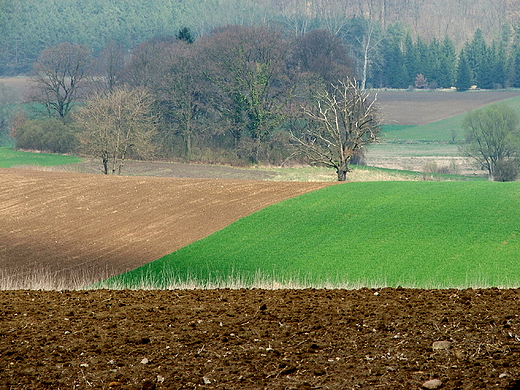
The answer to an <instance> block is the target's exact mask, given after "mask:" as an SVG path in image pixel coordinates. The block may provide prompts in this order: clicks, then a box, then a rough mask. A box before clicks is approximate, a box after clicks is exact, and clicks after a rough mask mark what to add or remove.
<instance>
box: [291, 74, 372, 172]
mask: <svg viewBox="0 0 520 390" xmlns="http://www.w3.org/2000/svg"><path fill="white" fill-rule="evenodd" d="M303 111H304V115H305V117H306V118H307V119H308V120H309V124H308V126H307V130H306V131H305V132H304V133H303V134H302V135H298V136H296V135H294V136H293V141H294V142H295V143H296V145H297V146H298V148H299V151H300V153H303V154H304V155H306V156H307V158H308V159H309V160H310V162H311V163H313V164H321V165H325V166H327V167H331V168H334V169H335V170H336V173H337V175H338V181H345V180H346V177H347V172H349V171H350V170H349V163H350V160H351V159H352V157H353V156H354V155H356V153H358V152H359V151H360V150H361V148H362V147H363V146H364V145H367V144H369V143H372V142H375V141H377V139H378V136H379V133H380V126H379V119H378V115H377V110H376V97H374V98H372V97H371V94H370V93H368V92H366V91H363V90H361V89H359V88H358V87H357V85H356V81H355V80H354V79H347V80H346V81H339V82H338V83H337V84H333V85H332V92H328V91H326V90H324V91H322V92H320V93H319V94H318V96H317V97H316V101H315V104H314V105H313V106H312V107H310V108H304V109H303Z"/></svg>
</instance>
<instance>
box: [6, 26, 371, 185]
mask: <svg viewBox="0 0 520 390" xmlns="http://www.w3.org/2000/svg"><path fill="white" fill-rule="evenodd" d="M33 71H34V77H33V79H32V80H33V84H34V88H33V90H32V93H31V94H30V104H29V105H27V106H26V109H25V110H24V112H19V113H18V114H17V116H16V118H15V120H14V124H13V126H12V130H11V135H12V136H13V137H14V138H15V139H16V143H17V146H18V147H19V148H24V149H39V150H47V151H51V152H60V153H64V152H72V151H74V152H78V153H83V154H85V155H91V156H95V157H98V158H101V160H102V162H103V167H102V170H103V172H104V173H118V172H120V171H121V169H122V166H123V164H124V161H125V159H126V158H151V157H156V158H168V159H182V160H183V161H199V162H207V163H223V162H225V163H233V164H250V163H253V164H256V163H260V162H262V163H273V164H281V163H283V162H284V161H285V160H286V159H288V158H289V157H294V158H298V155H303V154H305V153H304V151H302V150H301V146H302V145H304V144H307V145H310V144H311V143H313V144H315V145H318V144H319V143H320V142H317V138H316V134H317V133H314V135H311V134H310V132H309V129H310V128H312V129H313V130H315V129H316V128H319V127H320V126H319V125H316V124H315V123H314V124H313V120H314V121H315V120H317V115H314V118H313V117H312V116H311V115H310V113H312V112H314V111H313V110H315V109H318V107H317V106H316V105H315V102H316V96H317V94H321V96H323V97H324V98H328V97H330V96H332V97H333V98H336V94H335V93H334V91H339V89H338V85H340V84H338V83H342V82H343V83H344V82H345V80H354V79H355V73H356V72H355V65H354V63H353V60H352V58H351V56H350V54H349V50H348V48H347V46H346V45H345V44H344V41H343V40H342V39H340V38H339V37H338V36H336V35H333V34H331V33H330V32H328V31H326V30H312V31H310V32H308V33H307V34H304V35H302V36H295V37H292V38H288V37H287V36H286V35H285V34H284V33H283V31H281V30H279V29H275V28H269V27H267V26H257V27H247V26H242V25H230V26H226V27H221V28H218V29H215V30H214V31H213V32H212V33H211V34H207V35H205V36H203V37H201V38H199V39H197V40H195V39H194V37H193V35H192V34H191V32H190V30H189V29H187V28H183V29H180V30H179V31H178V32H177V33H176V34H175V36H173V37H158V38H153V39H150V40H148V41H146V42H144V43H142V44H141V45H139V46H138V47H137V48H136V49H135V50H134V51H133V52H132V54H131V56H128V55H127V52H126V50H125V49H124V48H123V46H122V45H121V44H119V43H117V42H111V43H109V44H108V45H107V46H106V47H105V48H104V49H103V50H102V51H101V52H100V53H99V55H98V56H96V57H92V55H91V52H90V50H89V49H88V48H87V47H86V46H83V45H75V44H71V43H62V44H60V45H58V46H54V47H50V48H48V49H45V50H44V51H43V52H42V53H41V54H40V56H39V58H38V61H37V62H36V64H35V65H34V69H33ZM357 88H358V87H357V84H355V83H354V82H352V83H351V84H349V88H346V87H344V88H343V94H344V96H345V98H344V99H340V100H342V101H344V100H345V99H346V97H347V95H345V94H346V93H347V92H349V91H353V90H356V89H357ZM349 93H350V92H349ZM364 99H365V100H364V101H363V103H360V104H361V106H359V107H356V108H355V110H356V113H355V115H356V116H357V117H358V118H361V116H362V115H363V113H364V109H365V107H366V108H367V109H368V107H369V104H368V101H367V100H366V97H365V98H364ZM365 103H366V104H365ZM352 110H354V109H352ZM305 112H307V113H308V114H307V115H306V114H305ZM370 115H371V117H370V120H368V121H367V123H370V124H371V125H370V126H368V125H365V126H364V127H362V128H360V129H357V128H356V129H354V127H352V128H351V129H349V131H350V132H351V134H360V137H361V138H360V139H359V140H358V141H356V142H354V143H352V144H349V145H347V144H344V145H343V146H341V147H340V148H341V149H342V153H344V154H345V156H344V157H343V158H344V161H343V163H342V165H341V166H339V165H338V167H336V168H337V169H339V170H340V171H341V172H342V175H343V176H342V177H343V180H344V176H345V174H346V172H347V171H348V163H349V162H351V160H352V159H355V158H356V155H359V153H358V152H359V151H358V149H360V147H361V146H362V145H364V143H366V142H365V139H364V138H363V139H362V137H364V134H362V133H363V132H364V131H370V132H373V133H374V134H375V133H376V132H377V130H376V128H378V123H377V121H376V120H375V116H372V114H370ZM327 120H333V119H331V118H330V117H327ZM372 123H373V126H372ZM356 126H357V124H356ZM347 130H348V129H347ZM354 130H355V131H354ZM326 146H327V145H324V147H326ZM327 153H328V152H327ZM332 158H333V159H334V158H336V157H334V156H333V157H332Z"/></svg>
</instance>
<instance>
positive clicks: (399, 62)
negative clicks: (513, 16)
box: [370, 26, 520, 90]
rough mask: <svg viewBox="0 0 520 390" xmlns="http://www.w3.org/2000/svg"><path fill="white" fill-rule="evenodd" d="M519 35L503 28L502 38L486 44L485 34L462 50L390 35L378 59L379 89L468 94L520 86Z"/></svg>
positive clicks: (394, 33)
mask: <svg viewBox="0 0 520 390" xmlns="http://www.w3.org/2000/svg"><path fill="white" fill-rule="evenodd" d="M519 38H520V36H519V35H518V32H516V31H513V30H511V29H509V28H508V27H507V26H504V27H503V30H502V35H501V37H500V39H495V40H493V41H491V42H486V40H485V38H484V35H483V33H482V30H481V29H477V30H476V31H475V33H474V35H473V37H472V39H471V40H468V41H467V42H465V43H464V45H463V46H462V47H461V49H460V50H459V51H457V50H456V48H455V45H454V43H453V41H452V40H451V39H450V38H449V37H445V38H444V39H443V40H442V41H441V40H438V39H437V38H433V39H431V40H430V41H425V40H423V39H421V38H417V39H416V40H415V41H414V40H413V39H412V37H411V35H410V33H409V32H408V33H406V32H405V30H404V29H402V28H401V29H395V30H393V31H392V33H391V34H387V36H386V37H385V39H384V40H383V42H384V45H383V49H382V52H381V54H380V56H378V57H376V58H375V59H374V66H373V76H372V78H371V79H370V81H371V83H372V85H373V86H375V87H387V88H408V87H410V86H411V87H417V88H451V87H456V88H457V89H458V90H467V89H469V88H470V87H472V86H476V87H478V88H480V89H502V88H510V87H514V88H518V87H520V39H519Z"/></svg>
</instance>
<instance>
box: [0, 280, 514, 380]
mask: <svg viewBox="0 0 520 390" xmlns="http://www.w3.org/2000/svg"><path fill="white" fill-rule="evenodd" d="M0 297H1V298H0V302H1V303H0V340H1V342H0V388H1V389H13V390H15V389H53V390H57V389H226V390H227V389H269V390H271V389H274V390H276V389H280V390H281V389H338V390H344V389H407V390H410V389H421V388H442V389H465V390H474V389H509V390H514V389H519V388H520V318H519V313H520V291H519V290H505V291H501V290H496V289H491V290H463V291H458V290H437V291H426V290H404V289H382V290H369V289H362V290H356V291H344V290H333V291H327V290H301V291H294V290H293V291H289V290H278V291H263V290H234V291H233V290H207V291H176V290H174V291H135V292H131V291H84V292H68V291H63V292H27V291H17V292H0ZM439 342H440V343H439ZM426 386H430V387H426Z"/></svg>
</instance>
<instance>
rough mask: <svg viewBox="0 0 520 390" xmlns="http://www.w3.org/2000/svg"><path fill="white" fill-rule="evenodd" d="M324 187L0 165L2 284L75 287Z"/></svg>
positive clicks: (138, 264)
mask: <svg viewBox="0 0 520 390" xmlns="http://www.w3.org/2000/svg"><path fill="white" fill-rule="evenodd" d="M330 184H331V183H298V182H292V183H285V182H264V181H248V180H211V179H172V178H153V177H106V176H101V175H85V174H73V173H53V172H39V171H30V170H18V169H0V210H1V211H2V212H1V214H0V226H2V229H0V243H1V244H0V270H1V273H0V278H1V279H2V282H3V283H4V284H5V283H7V282H8V281H10V280H11V282H12V285H13V286H16V285H20V284H17V283H18V282H20V283H21V282H23V281H28V280H30V279H31V277H36V279H38V278H40V279H41V280H44V281H47V282H49V283H50V284H51V286H47V287H56V286H61V287H63V286H65V287H66V286H68V287H71V286H76V287H77V286H78V285H82V284H85V283H86V282H92V281H96V280H100V279H103V278H106V277H108V276H111V275H115V274H119V273H122V272H125V271H128V270H130V269H133V268H135V267H138V266H140V265H143V264H145V263H147V262H150V261H153V260H155V259H157V258H159V257H161V256H164V255H166V254H168V253H171V252H173V251H175V250H177V249H179V248H181V247H183V246H185V245H187V244H189V243H191V242H193V241H196V240H198V239H201V238H203V237H205V236H207V235H209V234H211V233H213V232H215V231H217V230H219V229H222V228H223V227H225V226H227V225H229V224H230V223H232V222H234V221H236V220H237V219H239V218H241V217H244V216H246V215H249V214H251V213H253V212H255V211H257V210H260V209H261V208H263V207H266V206H268V205H270V204H272V203H276V202H279V201H281V200H283V199H287V198H290V197H293V196H297V195H299V194H302V193H305V192H308V191H312V190H315V189H318V188H322V187H324V186H327V185H330ZM82 282H83V283H82ZM42 287H45V286H42Z"/></svg>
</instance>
